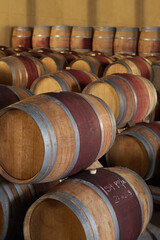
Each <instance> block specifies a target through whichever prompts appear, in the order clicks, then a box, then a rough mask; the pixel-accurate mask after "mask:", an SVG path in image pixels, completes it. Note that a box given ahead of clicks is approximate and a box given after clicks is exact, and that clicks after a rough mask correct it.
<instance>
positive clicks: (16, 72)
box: [0, 56, 46, 88]
mask: <svg viewBox="0 0 160 240" xmlns="http://www.w3.org/2000/svg"><path fill="white" fill-rule="evenodd" d="M45 72H46V70H45V66H44V65H43V63H41V62H40V60H38V59H35V58H32V57H29V56H9V57H7V58H3V59H1V60H0V83H1V84H4V85H9V86H12V85H13V86H19V87H23V88H30V86H31V84H32V82H33V81H34V80H35V79H36V78H37V77H39V76H40V75H42V74H44V73H45Z"/></svg>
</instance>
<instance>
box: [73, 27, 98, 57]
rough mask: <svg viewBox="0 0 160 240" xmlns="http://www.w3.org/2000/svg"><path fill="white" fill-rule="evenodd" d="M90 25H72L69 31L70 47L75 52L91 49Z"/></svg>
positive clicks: (91, 32) (91, 34)
mask: <svg viewBox="0 0 160 240" xmlns="http://www.w3.org/2000/svg"><path fill="white" fill-rule="evenodd" d="M92 36H93V28H92V27H80V26H73V28H72V32H71V42H70V48H71V50H73V51H76V52H82V53H84V52H88V51H91V50H92Z"/></svg>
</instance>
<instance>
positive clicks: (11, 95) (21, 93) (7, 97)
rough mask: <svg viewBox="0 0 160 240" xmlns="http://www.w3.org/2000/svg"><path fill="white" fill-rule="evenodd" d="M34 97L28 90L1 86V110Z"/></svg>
mask: <svg viewBox="0 0 160 240" xmlns="http://www.w3.org/2000/svg"><path fill="white" fill-rule="evenodd" d="M33 95H34V94H33V93H32V92H31V91H30V90H28V89H26V88H20V87H16V86H7V85H3V84H0V109H2V108H4V107H7V106H9V105H11V104H13V103H15V102H18V101H20V100H22V99H25V98H28V97H30V96H33Z"/></svg>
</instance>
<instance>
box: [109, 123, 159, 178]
mask: <svg viewBox="0 0 160 240" xmlns="http://www.w3.org/2000/svg"><path fill="white" fill-rule="evenodd" d="M159 161H160V124H158V123H157V127H156V125H155V124H154V122H151V123H143V124H142V123H139V124H138V125H136V126H134V127H132V128H128V129H126V130H125V131H123V132H122V133H120V134H118V135H117V138H116V140H115V142H114V144H113V146H112V148H111V149H110V151H109V152H108V153H107V154H106V162H107V165H108V166H112V167H114V166H123V167H127V168H130V169H132V170H133V171H135V172H137V173H138V174H139V175H140V176H141V177H143V178H144V179H145V180H148V179H150V178H151V177H152V176H153V175H155V174H157V173H158V172H159V171H160V169H159Z"/></svg>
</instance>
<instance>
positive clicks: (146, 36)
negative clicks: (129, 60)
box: [138, 27, 160, 57]
mask: <svg viewBox="0 0 160 240" xmlns="http://www.w3.org/2000/svg"><path fill="white" fill-rule="evenodd" d="M138 54H139V55H140V56H143V57H145V56H149V55H151V56H157V55H160V27H142V28H141V30H140V36H139V41H138Z"/></svg>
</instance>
